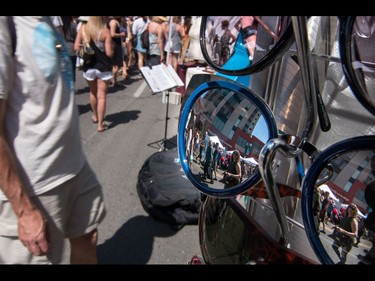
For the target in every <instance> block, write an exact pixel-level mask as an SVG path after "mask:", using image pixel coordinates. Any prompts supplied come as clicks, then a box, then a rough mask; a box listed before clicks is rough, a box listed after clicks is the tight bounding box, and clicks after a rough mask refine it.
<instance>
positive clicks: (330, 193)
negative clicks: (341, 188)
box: [319, 184, 339, 202]
mask: <svg viewBox="0 0 375 281" xmlns="http://www.w3.org/2000/svg"><path fill="white" fill-rule="evenodd" d="M319 189H320V190H323V191H328V192H329V197H331V198H332V199H333V200H335V201H336V202H339V199H338V198H337V197H336V196H335V194H333V192H332V190H331V189H330V188H329V187H328V185H326V184H322V185H319Z"/></svg>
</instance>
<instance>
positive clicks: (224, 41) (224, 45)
mask: <svg viewBox="0 0 375 281" xmlns="http://www.w3.org/2000/svg"><path fill="white" fill-rule="evenodd" d="M221 29H222V30H223V31H224V33H223V34H222V35H221V37H220V39H219V42H217V43H220V57H219V65H221V66H222V65H224V64H225V63H226V62H227V60H228V59H229V57H230V52H231V45H232V44H233V43H234V42H235V41H236V36H234V35H233V33H232V32H230V30H229V21H228V20H223V21H222V22H221ZM217 36H218V35H217ZM216 41H217V40H216Z"/></svg>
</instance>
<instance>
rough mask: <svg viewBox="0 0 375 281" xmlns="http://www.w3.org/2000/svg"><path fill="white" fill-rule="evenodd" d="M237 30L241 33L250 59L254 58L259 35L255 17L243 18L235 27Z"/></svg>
mask: <svg viewBox="0 0 375 281" xmlns="http://www.w3.org/2000/svg"><path fill="white" fill-rule="evenodd" d="M235 27H236V29H237V30H239V31H241V33H242V38H243V40H244V41H245V42H244V43H245V45H246V49H247V50H248V52H249V55H250V57H249V59H250V60H252V59H253V58H254V49H255V42H256V35H257V28H258V22H257V20H256V19H255V18H254V17H253V16H241V18H240V19H239V21H238V22H237V23H236V25H235Z"/></svg>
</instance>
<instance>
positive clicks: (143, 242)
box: [97, 216, 176, 264]
mask: <svg viewBox="0 0 375 281" xmlns="http://www.w3.org/2000/svg"><path fill="white" fill-rule="evenodd" d="M174 234H176V231H174V230H172V229H171V227H170V226H169V225H168V224H166V223H163V222H158V221H156V220H155V219H153V218H152V217H146V216H136V217H133V218H131V219H129V220H128V221H127V222H126V223H125V224H123V225H122V227H121V228H120V229H119V230H118V231H117V232H116V233H115V234H114V236H113V237H111V238H110V239H108V240H106V241H105V242H104V243H103V244H100V245H98V248H97V256H98V264H147V262H148V261H149V259H150V257H151V254H152V249H153V243H154V237H169V236H172V235H174ZM99 235H100V234H99Z"/></svg>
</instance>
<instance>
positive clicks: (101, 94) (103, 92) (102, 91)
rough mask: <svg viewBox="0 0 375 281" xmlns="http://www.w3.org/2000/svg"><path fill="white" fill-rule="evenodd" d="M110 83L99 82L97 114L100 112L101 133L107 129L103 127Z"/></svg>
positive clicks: (99, 124) (99, 128)
mask: <svg viewBox="0 0 375 281" xmlns="http://www.w3.org/2000/svg"><path fill="white" fill-rule="evenodd" d="M107 92H108V82H107V81H103V80H98V94H97V112H98V131H99V132H101V131H103V130H105V129H106V128H105V127H104V126H103V124H104V117H105V110H106V105H107Z"/></svg>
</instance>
